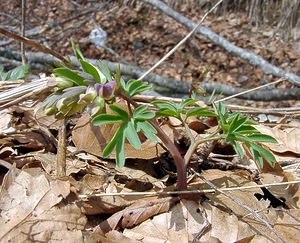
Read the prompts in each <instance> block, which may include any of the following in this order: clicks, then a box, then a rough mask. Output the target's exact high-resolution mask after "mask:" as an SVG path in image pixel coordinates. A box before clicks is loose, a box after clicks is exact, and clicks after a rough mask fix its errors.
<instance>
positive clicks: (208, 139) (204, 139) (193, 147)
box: [184, 135, 223, 166]
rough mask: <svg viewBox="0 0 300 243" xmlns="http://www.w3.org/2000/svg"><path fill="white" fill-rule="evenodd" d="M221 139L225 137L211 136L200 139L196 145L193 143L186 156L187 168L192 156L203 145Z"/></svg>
mask: <svg viewBox="0 0 300 243" xmlns="http://www.w3.org/2000/svg"><path fill="white" fill-rule="evenodd" d="M220 139H223V135H221V136H216V137H214V136H213V137H212V136H209V137H207V138H203V139H198V140H196V141H195V142H194V143H192V144H191V145H190V147H189V149H188V151H187V152H186V154H185V156H184V162H185V166H187V165H188V163H189V162H190V159H191V157H192V154H193V153H194V152H195V150H196V149H197V147H198V146H199V145H200V144H201V143H205V142H209V141H216V140H220Z"/></svg>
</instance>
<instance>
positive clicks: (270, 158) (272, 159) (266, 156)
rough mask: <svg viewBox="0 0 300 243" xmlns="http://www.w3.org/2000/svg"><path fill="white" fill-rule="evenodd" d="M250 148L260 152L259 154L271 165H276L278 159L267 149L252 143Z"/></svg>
mask: <svg viewBox="0 0 300 243" xmlns="http://www.w3.org/2000/svg"><path fill="white" fill-rule="evenodd" d="M250 147H251V148H253V149H254V150H256V151H258V152H259V154H260V155H261V156H262V157H263V158H264V159H265V160H266V161H267V162H269V163H271V164H273V163H276V159H275V157H274V155H273V154H272V153H271V152H270V151H269V150H267V149H265V148H264V147H262V146H260V145H258V144H255V143H251V144H250Z"/></svg>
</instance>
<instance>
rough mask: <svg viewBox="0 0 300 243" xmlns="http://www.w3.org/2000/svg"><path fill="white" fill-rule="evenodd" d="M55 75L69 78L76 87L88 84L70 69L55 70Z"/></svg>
mask: <svg viewBox="0 0 300 243" xmlns="http://www.w3.org/2000/svg"><path fill="white" fill-rule="evenodd" d="M53 73H55V74H56V75H58V76H63V77H66V78H68V79H69V80H70V81H72V82H73V83H75V84H76V85H82V86H86V83H85V82H84V78H83V77H81V76H80V75H78V74H77V73H76V72H74V71H72V70H71V69H69V68H55V69H54V70H53Z"/></svg>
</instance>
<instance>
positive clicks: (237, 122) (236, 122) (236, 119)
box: [228, 113, 248, 133]
mask: <svg viewBox="0 0 300 243" xmlns="http://www.w3.org/2000/svg"><path fill="white" fill-rule="evenodd" d="M247 119H248V118H247V117H246V116H245V117H243V118H241V119H239V113H237V115H236V116H235V117H234V119H233V121H232V122H231V124H230V126H229V129H228V133H232V132H234V131H235V130H236V129H238V128H240V127H241V126H242V125H243V124H244V123H245V122H246V120H247Z"/></svg>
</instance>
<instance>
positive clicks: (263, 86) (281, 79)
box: [215, 78, 286, 103]
mask: <svg viewBox="0 0 300 243" xmlns="http://www.w3.org/2000/svg"><path fill="white" fill-rule="evenodd" d="M284 80H286V78H280V79H278V80H276V81H274V82H271V83H268V84H265V85H261V86H258V87H255V88H253V89H249V90H245V91H242V92H239V93H237V94H234V95H231V96H228V97H225V98H223V99H219V100H217V101H215V103H219V102H222V101H225V100H229V99H232V98H235V97H238V96H240V95H243V94H247V93H250V92H253V91H255V90H259V89H262V88H265V87H268V86H270V85H273V84H278V83H279V82H282V81H284Z"/></svg>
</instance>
